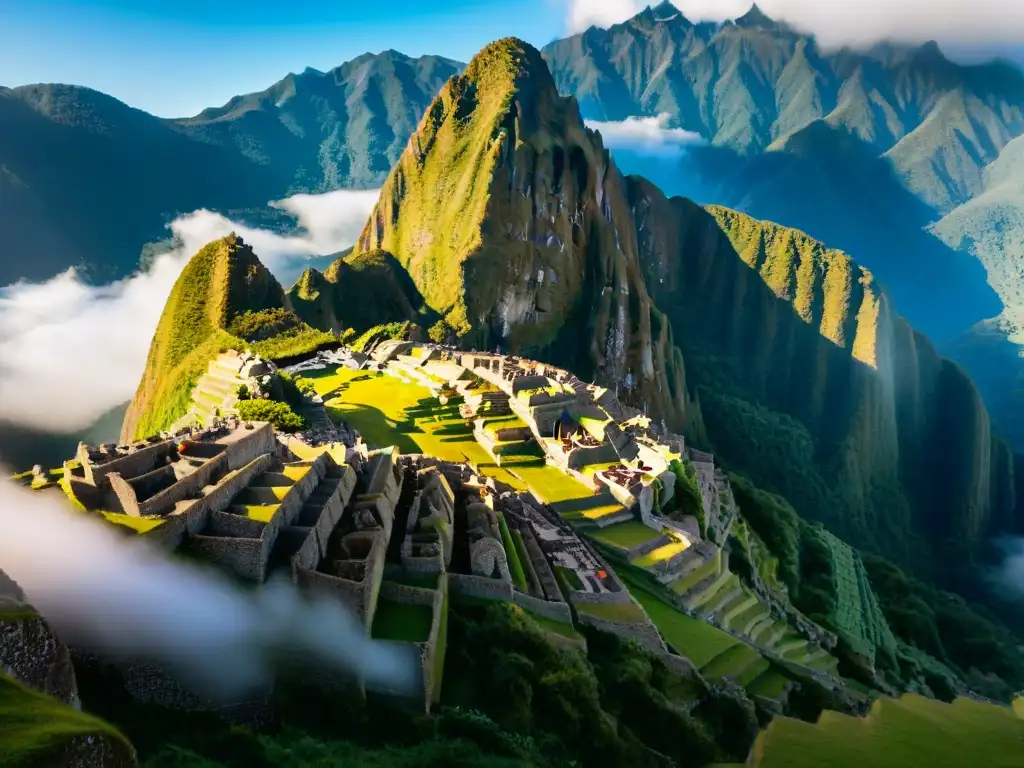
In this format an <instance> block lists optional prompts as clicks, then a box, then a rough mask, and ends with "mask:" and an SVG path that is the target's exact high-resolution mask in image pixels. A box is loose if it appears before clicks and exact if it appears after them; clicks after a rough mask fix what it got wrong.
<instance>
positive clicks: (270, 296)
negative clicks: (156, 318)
mask: <svg viewBox="0 0 1024 768" xmlns="http://www.w3.org/2000/svg"><path fill="white" fill-rule="evenodd" d="M286 301H287V298H286V296H285V292H284V289H283V288H281V285H280V284H279V283H278V282H277V280H275V279H274V276H273V275H271V274H270V272H269V271H268V270H267V268H266V267H264V266H263V264H262V263H261V262H260V260H259V259H258V258H257V257H256V254H254V253H253V251H252V248H251V247H249V246H248V245H246V244H245V243H244V242H243V241H242V239H241V238H240V237H238V236H237V235H234V234H232V235H229V236H228V237H225V238H222V239H220V240H215V241H214V242H212V243H210V244H209V245H207V246H205V247H204V248H203V249H202V250H200V251H199V252H198V253H197V254H196V255H195V256H193V257H192V259H191V260H190V261H189V263H188V264H187V265H186V267H185V269H184V271H182V273H181V276H180V277H179V278H178V280H177V282H176V283H175V284H174V288H173V289H172V290H171V295H170V297H169V298H168V300H167V304H166V306H165V307H164V311H163V314H162V315H161V316H160V322H159V324H158V325H157V329H156V333H155V334H154V336H153V342H152V345H151V346H150V348H149V357H148V358H147V360H146V370H145V372H144V373H143V376H142V381H141V382H140V383H139V388H138V391H137V392H136V393H135V398H134V399H133V400H132V402H131V405H129V406H128V412H127V413H126V414H125V419H124V424H123V425H122V427H121V439H122V441H131V440H134V439H138V438H144V437H147V436H149V435H153V434H155V433H157V432H159V431H161V430H164V429H167V428H168V427H169V426H170V425H171V424H173V423H174V421H175V420H176V419H178V418H179V417H180V416H182V415H183V414H184V413H185V411H186V410H187V409H188V405H189V402H190V399H191V392H192V388H193V387H194V386H195V383H196V381H197V380H198V379H199V376H200V375H202V373H203V372H204V371H205V370H206V368H207V366H208V365H209V363H210V361H211V360H212V359H213V358H215V357H216V356H217V355H218V353H219V352H221V351H222V350H223V349H226V348H229V347H231V348H237V347H239V346H242V347H243V348H244V342H243V340H242V339H241V338H240V337H241V336H242V332H241V331H240V330H239V327H238V326H237V325H236V324H235V321H236V320H237V319H238V318H239V317H241V316H246V318H247V320H250V322H248V323H247V326H253V325H255V324H254V323H253V322H251V320H252V318H253V316H252V315H251V314H247V313H261V312H262V311H263V310H279V311H280V310H284V308H285V305H286ZM258 317H261V316H260V315H257V318H258ZM266 317H267V319H268V321H274V322H268V323H266V326H267V328H268V329H269V330H271V331H277V330H278V329H277V327H276V325H279V324H280V323H279V322H277V321H279V320H280V318H279V317H277V316H276V315H274V316H273V317H270V316H269V315H267V316H266ZM296 320H297V319H296ZM291 326H292V327H291V328H289V329H288V330H294V328H295V327H296V326H298V327H299V328H300V329H301V327H302V325H300V324H298V323H297V322H293V323H291ZM271 335H273V334H271ZM260 338H263V339H265V338H266V334H260Z"/></svg>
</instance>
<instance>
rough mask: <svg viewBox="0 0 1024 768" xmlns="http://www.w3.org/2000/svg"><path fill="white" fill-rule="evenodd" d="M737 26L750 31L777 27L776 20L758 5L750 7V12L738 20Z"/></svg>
mask: <svg viewBox="0 0 1024 768" xmlns="http://www.w3.org/2000/svg"><path fill="white" fill-rule="evenodd" d="M736 26H738V27H746V28H748V29H754V28H758V29H767V28H770V27H774V26H776V23H775V19H773V18H772V17H771V16H769V15H768V14H767V13H765V12H764V11H762V10H761V8H760V7H759V6H758V4H757V3H754V4H753V5H752V6H750V10H749V11H747V12H746V13H745V14H743V15H742V16H740V17H739V18H738V19H736Z"/></svg>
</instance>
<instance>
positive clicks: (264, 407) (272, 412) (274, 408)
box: [238, 400, 305, 432]
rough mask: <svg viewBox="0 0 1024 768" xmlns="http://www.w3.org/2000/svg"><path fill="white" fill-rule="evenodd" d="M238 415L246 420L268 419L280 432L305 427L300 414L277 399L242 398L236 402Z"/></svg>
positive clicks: (295, 430)
mask: <svg viewBox="0 0 1024 768" xmlns="http://www.w3.org/2000/svg"><path fill="white" fill-rule="evenodd" d="M238 416H239V418H241V419H245V420H246V421H269V422H270V423H271V424H273V425H274V429H279V430H280V431H282V432H298V431H299V430H301V429H302V428H303V427H305V421H303V419H302V417H301V416H299V415H298V414H297V413H295V411H293V410H292V409H291V408H290V407H289V405H288V404H287V403H282V402H279V401H277V400H243V401H241V402H240V403H239V404H238Z"/></svg>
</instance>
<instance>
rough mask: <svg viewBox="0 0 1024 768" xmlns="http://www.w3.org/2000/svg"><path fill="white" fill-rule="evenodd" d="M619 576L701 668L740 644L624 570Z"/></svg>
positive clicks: (673, 641) (673, 643)
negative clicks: (664, 598) (650, 589)
mask: <svg viewBox="0 0 1024 768" xmlns="http://www.w3.org/2000/svg"><path fill="white" fill-rule="evenodd" d="M619 576H620V578H622V579H623V581H624V583H625V584H626V586H627V587H629V590H630V592H632V593H633V597H635V598H636V599H637V601H638V602H639V603H640V605H642V606H643V607H644V610H645V611H647V615H648V616H650V617H651V621H653V622H654V626H656V627H657V628H658V630H659V631H660V632H661V634H662V637H664V638H665V640H667V641H668V643H669V644H670V645H671V646H672V647H673V648H675V649H676V650H677V651H678V652H679V653H681V654H682V655H683V656H685V657H686V658H688V659H689V660H690V661H691V662H692V663H693V665H694V666H695V667H697V668H698V669H700V668H701V667H703V666H704V665H705V664H707V663H708V662H709V661H711V660H712V659H714V658H715V657H716V656H718V655H719V654H721V653H723V652H725V651H727V650H728V649H730V648H732V647H733V646H734V645H741V643H740V642H739V640H737V639H736V638H734V637H733V636H732V635H730V634H727V633H726V632H723V631H722V630H720V629H718V628H717V627H713V626H711V625H710V624H708V623H707V622H705V621H701V620H700V619H695V618H693V617H691V616H687V615H686V614H685V613H683V612H682V611H679V610H677V609H676V608H675V607H674V606H671V605H669V604H668V603H666V602H665V601H664V600H662V599H661V598H659V597H658V596H656V595H654V594H652V593H650V592H649V591H647V590H646V589H644V588H643V587H642V586H640V584H639V583H638V582H637V581H635V580H633V579H631V578H629V576H627V575H624V574H623V573H622V572H621V571H620V572H619Z"/></svg>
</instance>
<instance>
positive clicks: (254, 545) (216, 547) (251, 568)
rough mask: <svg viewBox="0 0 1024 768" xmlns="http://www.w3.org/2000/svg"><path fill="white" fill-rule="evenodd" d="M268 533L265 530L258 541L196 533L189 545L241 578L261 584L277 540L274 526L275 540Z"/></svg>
mask: <svg viewBox="0 0 1024 768" xmlns="http://www.w3.org/2000/svg"><path fill="white" fill-rule="evenodd" d="M267 528H271V526H270V525H268V526H267ZM266 534H267V531H266V530H265V531H264V535H263V536H262V537H260V538H258V539H241V538H228V537H221V536H206V535H203V534H196V535H194V536H192V537H191V539H190V543H191V545H192V546H193V547H194V548H195V550H196V552H198V553H199V554H200V555H202V556H203V557H207V558H209V559H211V560H213V561H215V562H217V563H218V564H220V565H223V566H225V567H227V568H230V569H231V570H232V571H233V572H234V573H235V574H236V575H237V576H239V577H240V578H243V579H247V580H249V581H255V582H262V581H263V580H264V579H265V578H266V574H267V559H268V557H269V555H270V547H271V545H272V544H273V541H274V540H275V539H276V538H277V528H276V527H274V530H273V536H272V537H271V536H268V535H266Z"/></svg>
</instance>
